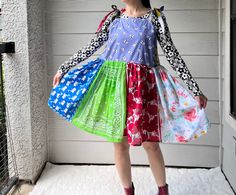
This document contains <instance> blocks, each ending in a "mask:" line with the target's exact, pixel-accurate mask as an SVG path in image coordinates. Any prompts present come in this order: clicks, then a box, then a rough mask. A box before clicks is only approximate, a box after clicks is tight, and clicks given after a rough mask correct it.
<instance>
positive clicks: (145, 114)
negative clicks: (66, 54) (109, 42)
mask: <svg viewBox="0 0 236 195" xmlns="http://www.w3.org/2000/svg"><path fill="white" fill-rule="evenodd" d="M48 106H49V107H50V108H51V109H52V110H53V111H54V112H56V113H57V114H58V115H60V116H61V117H63V118H64V119H66V120H67V121H69V122H71V123H72V124H73V125H75V126H76V127H78V128H79V129H81V130H84V131H87V132H90V133H92V134H96V135H98V136H102V137H104V138H105V139H106V140H107V141H110V142H122V140H123V138H124V136H127V139H128V143H129V144H130V145H133V146H140V145H142V143H143V142H145V141H150V142H163V143H178V142H188V141H191V140H194V139H197V138H198V137H200V136H201V135H205V134H206V133H207V131H208V129H209V128H210V122H209V120H208V118H207V115H206V112H205V109H204V108H202V109H200V107H199V105H198V102H197V101H196V100H195V99H194V97H193V96H192V94H191V93H190V92H188V91H187V89H186V88H185V87H184V86H183V85H182V84H180V83H179V82H178V80H176V79H175V78H174V77H173V76H172V75H171V74H170V73H169V72H168V70H167V69H166V68H165V67H164V66H162V65H158V66H156V67H150V66H147V65H145V64H136V63H132V62H129V63H127V62H121V61H109V60H104V59H101V58H99V57H98V58H97V59H95V60H91V61H89V62H88V63H86V64H83V65H81V66H79V67H78V68H75V69H73V70H70V71H69V72H67V73H66V74H65V75H64V76H63V77H62V78H61V81H60V83H59V84H58V85H57V86H55V87H53V88H52V90H51V93H50V96H49V99H48Z"/></svg>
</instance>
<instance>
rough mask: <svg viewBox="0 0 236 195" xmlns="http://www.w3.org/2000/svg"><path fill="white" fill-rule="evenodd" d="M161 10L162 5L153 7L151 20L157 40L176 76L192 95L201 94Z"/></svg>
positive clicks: (162, 8)
mask: <svg viewBox="0 0 236 195" xmlns="http://www.w3.org/2000/svg"><path fill="white" fill-rule="evenodd" d="M163 10H164V6H162V7H161V8H160V9H157V8H154V9H153V12H154V17H153V20H152V22H153V23H154V25H155V27H156V29H157V40H158V42H159V44H160V46H161V48H162V50H163V52H164V54H165V56H166V58H167V60H168V62H169V63H170V65H171V67H172V68H173V69H174V70H175V71H176V73H177V74H178V76H179V77H180V78H181V79H182V80H183V81H184V82H185V84H186V85H187V87H188V89H189V90H191V91H192V93H193V95H194V96H197V95H200V94H203V93H202V91H201V90H200V89H199V86H198V84H197V82H196V81H195V79H194V78H193V77H192V75H191V73H190V71H189V69H188V67H187V66H186V64H185V62H184V60H183V58H182V57H181V56H180V54H179V52H178V50H177V49H176V47H175V45H174V43H173V41H172V38H171V34H170V31H169V27H168V24H167V21H166V17H165V15H164V13H163Z"/></svg>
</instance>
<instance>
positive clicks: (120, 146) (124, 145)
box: [113, 136, 130, 151]
mask: <svg viewBox="0 0 236 195" xmlns="http://www.w3.org/2000/svg"><path fill="white" fill-rule="evenodd" d="M113 144H114V147H115V150H118V151H127V150H129V148H130V145H129V143H128V141H127V137H126V136H124V139H123V141H122V142H114V143H113Z"/></svg>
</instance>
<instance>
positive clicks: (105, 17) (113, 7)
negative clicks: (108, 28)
mask: <svg viewBox="0 0 236 195" xmlns="http://www.w3.org/2000/svg"><path fill="white" fill-rule="evenodd" d="M111 7H112V9H113V10H112V11H110V12H109V13H108V14H106V15H105V16H104V18H103V19H102V21H101V22H100V24H99V26H98V29H97V31H96V33H98V32H99V31H100V30H101V28H102V25H103V24H104V22H105V21H106V19H107V18H108V16H110V15H111V14H112V13H113V12H115V11H117V6H116V5H112V6H111Z"/></svg>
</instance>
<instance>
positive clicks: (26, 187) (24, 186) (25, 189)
mask: <svg viewBox="0 0 236 195" xmlns="http://www.w3.org/2000/svg"><path fill="white" fill-rule="evenodd" d="M33 188H34V185H32V184H28V183H21V184H20V185H19V187H18V188H15V189H14V190H13V192H11V193H10V194H9V195H28V194H29V192H31V191H32V190H33ZM18 189H19V191H18Z"/></svg>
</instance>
